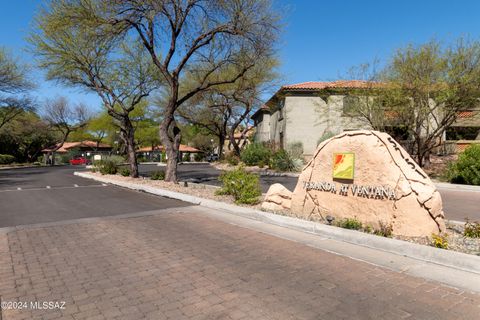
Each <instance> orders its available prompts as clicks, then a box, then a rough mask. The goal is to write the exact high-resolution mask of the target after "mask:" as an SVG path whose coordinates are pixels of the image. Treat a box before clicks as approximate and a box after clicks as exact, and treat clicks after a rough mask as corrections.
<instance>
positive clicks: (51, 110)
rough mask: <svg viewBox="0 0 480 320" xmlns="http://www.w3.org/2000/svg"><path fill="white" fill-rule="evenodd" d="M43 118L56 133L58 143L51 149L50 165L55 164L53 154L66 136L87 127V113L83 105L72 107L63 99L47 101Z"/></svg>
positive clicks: (65, 139)
mask: <svg viewBox="0 0 480 320" xmlns="http://www.w3.org/2000/svg"><path fill="white" fill-rule="evenodd" d="M44 113H45V115H44V118H45V120H46V121H47V122H48V124H49V125H50V128H51V129H52V130H53V131H55V132H56V133H57V136H58V143H57V144H56V145H55V146H54V147H53V148H52V151H51V153H52V157H51V158H52V161H51V162H50V164H51V165H54V164H55V156H54V154H55V152H56V151H57V150H58V149H60V148H61V147H62V146H63V144H64V143H65V141H67V139H68V136H69V135H70V134H71V133H72V132H75V131H76V130H78V129H80V128H83V127H85V126H86V125H87V122H88V119H89V112H88V109H87V107H86V106H85V105H84V104H81V103H80V104H77V105H72V104H70V103H69V102H68V100H67V99H66V98H65V97H58V98H56V99H53V100H47V102H46V103H45V107H44Z"/></svg>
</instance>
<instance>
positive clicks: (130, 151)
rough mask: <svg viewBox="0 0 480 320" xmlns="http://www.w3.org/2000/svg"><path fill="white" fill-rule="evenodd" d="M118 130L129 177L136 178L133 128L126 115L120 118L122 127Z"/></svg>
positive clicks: (136, 166)
mask: <svg viewBox="0 0 480 320" xmlns="http://www.w3.org/2000/svg"><path fill="white" fill-rule="evenodd" d="M120 130H121V131H120V133H121V135H122V138H123V141H124V143H125V147H126V151H127V157H128V164H129V166H130V177H132V178H138V162H137V155H136V153H135V129H134V127H133V125H132V122H131V121H130V119H129V118H128V116H127V117H125V118H124V119H123V120H122V128H121V129H120Z"/></svg>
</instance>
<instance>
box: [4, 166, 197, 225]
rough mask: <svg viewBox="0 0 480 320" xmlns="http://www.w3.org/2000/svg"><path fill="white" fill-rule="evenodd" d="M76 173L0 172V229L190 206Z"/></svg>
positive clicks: (67, 168) (70, 170)
mask: <svg viewBox="0 0 480 320" xmlns="http://www.w3.org/2000/svg"><path fill="white" fill-rule="evenodd" d="M79 169H82V168H81V167H71V166H64V167H54V168H45V167H40V168H25V169H12V170H0V228H1V227H11V226H18V225H25V224H33V223H44V222H54V221H62V220H71V219H79V218H89V217H102V216H112V215H120V214H128V213H137V212H144V211H151V210H158V209H166V208H172V207H182V206H186V205H190V204H188V203H185V202H182V201H178V200H173V199H167V198H162V197H157V196H153V195H149V194H146V193H141V192H135V191H131V190H126V189H122V188H119V187H115V186H111V185H105V184H101V183H99V182H96V181H93V180H89V179H83V178H80V177H77V176H74V175H73V172H74V171H75V170H79Z"/></svg>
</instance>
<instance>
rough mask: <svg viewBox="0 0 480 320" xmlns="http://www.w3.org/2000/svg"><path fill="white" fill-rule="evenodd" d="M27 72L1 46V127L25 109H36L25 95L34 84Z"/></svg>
mask: <svg viewBox="0 0 480 320" xmlns="http://www.w3.org/2000/svg"><path fill="white" fill-rule="evenodd" d="M27 73H28V68H27V67H26V66H23V65H21V64H20V63H19V62H18V61H16V60H15V59H14V58H13V57H12V56H11V55H10V54H9V53H8V52H7V50H6V49H5V48H2V47H0V129H1V128H2V127H3V126H4V125H6V124H7V123H9V122H10V121H12V120H13V119H15V117H17V116H19V115H21V114H22V113H23V112H24V111H31V110H33V109H34V107H33V102H32V101H31V99H30V98H28V97H27V96H25V92H26V91H27V90H29V89H31V88H32V86H33V85H32V83H31V82H30V81H29V79H28V77H27Z"/></svg>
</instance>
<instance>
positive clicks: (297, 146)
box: [287, 142, 303, 159]
mask: <svg viewBox="0 0 480 320" xmlns="http://www.w3.org/2000/svg"><path fill="white" fill-rule="evenodd" d="M287 152H288V153H289V154H290V155H291V156H292V158H294V159H303V144H302V143H301V142H292V143H290V144H288V146H287Z"/></svg>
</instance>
